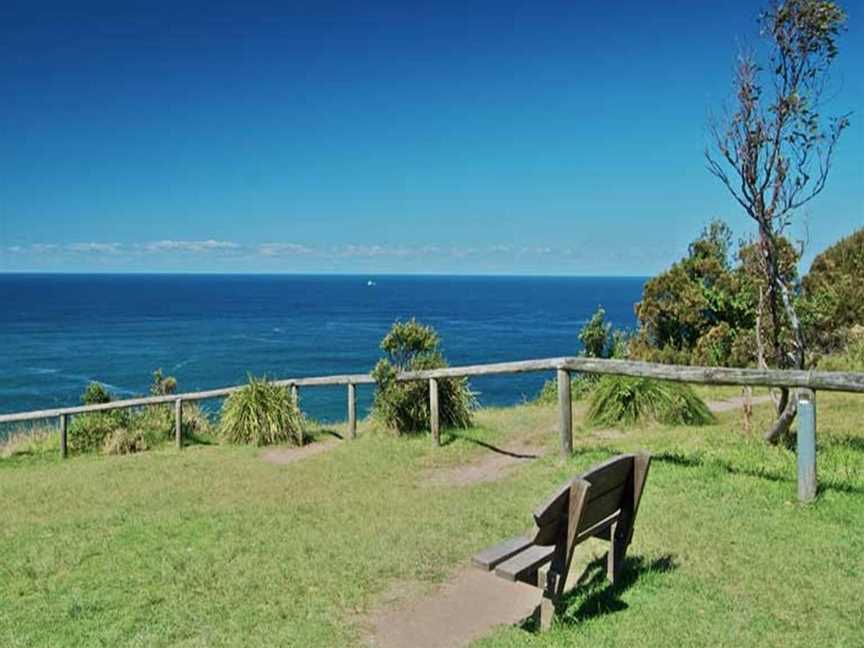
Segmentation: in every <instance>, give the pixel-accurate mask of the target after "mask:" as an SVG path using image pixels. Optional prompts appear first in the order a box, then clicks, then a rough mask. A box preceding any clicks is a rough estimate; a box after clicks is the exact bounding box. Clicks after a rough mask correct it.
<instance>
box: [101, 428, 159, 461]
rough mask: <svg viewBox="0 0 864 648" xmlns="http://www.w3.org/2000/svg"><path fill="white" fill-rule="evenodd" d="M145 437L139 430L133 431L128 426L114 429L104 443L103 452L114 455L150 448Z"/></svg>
mask: <svg viewBox="0 0 864 648" xmlns="http://www.w3.org/2000/svg"><path fill="white" fill-rule="evenodd" d="M149 449H150V446H149V445H148V444H147V442H146V440H145V439H144V437H143V436H142V435H141V434H140V433H139V432H133V431H130V430H127V429H126V428H117V429H116V430H114V431H112V432H111V434H109V435H108V436H107V437H105V441H104V442H103V444H102V452H103V453H105V454H112V455H123V454H131V453H133V452H141V451H142V450H149Z"/></svg>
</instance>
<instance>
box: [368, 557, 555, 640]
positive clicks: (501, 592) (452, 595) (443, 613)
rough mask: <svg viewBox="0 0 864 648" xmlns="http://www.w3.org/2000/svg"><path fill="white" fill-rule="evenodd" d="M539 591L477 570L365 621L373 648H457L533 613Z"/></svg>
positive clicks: (468, 570)
mask: <svg viewBox="0 0 864 648" xmlns="http://www.w3.org/2000/svg"><path fill="white" fill-rule="evenodd" d="M538 600H539V596H538V591H537V590H536V589H535V588H533V587H529V586H528V585H524V584H522V583H510V582H508V581H505V580H504V579H501V578H495V577H494V576H491V575H490V574H487V573H484V572H482V571H480V570H479V569H470V568H468V569H465V570H464V571H462V572H460V573H459V574H457V575H456V576H455V577H454V578H453V579H451V580H450V581H448V582H447V583H445V584H444V585H442V586H441V587H439V588H438V589H436V590H435V591H433V592H432V593H430V594H428V595H425V596H420V597H413V598H411V599H408V600H404V601H402V602H400V603H398V604H397V605H396V606H395V607H392V608H390V609H381V610H377V611H375V612H373V613H372V614H371V615H369V617H367V619H366V620H365V623H364V625H365V626H366V627H367V628H368V629H369V633H370V634H369V645H370V646H374V647H375V648H457V647H458V646H465V645H467V644H469V643H471V642H472V641H473V640H475V639H477V638H479V637H482V636H483V635H485V634H487V633H488V632H489V630H491V629H492V628H494V627H495V626H497V625H501V624H514V623H518V622H520V621H521V620H522V619H524V618H526V617H528V616H530V615H531V613H532V612H533V611H534V608H535V607H537V603H538Z"/></svg>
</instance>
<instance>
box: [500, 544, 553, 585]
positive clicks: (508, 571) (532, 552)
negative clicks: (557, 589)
mask: <svg viewBox="0 0 864 648" xmlns="http://www.w3.org/2000/svg"><path fill="white" fill-rule="evenodd" d="M554 553H555V547H552V546H549V547H543V546H540V545H532V546H530V547H528V548H527V549H525V551H522V552H520V553H518V554H516V555H515V556H513V557H512V558H510V559H509V560H506V561H504V562H503V563H501V564H500V565H498V566H497V567H496V568H495V575H496V576H500V577H501V578H506V579H507V580H509V581H517V580H525V577H526V576H528V575H529V574H532V573H533V572H536V571H537V569H539V568H540V567H541V566H542V565H544V564H546V563H547V562H549V561H550V560H552V555H553V554H554Z"/></svg>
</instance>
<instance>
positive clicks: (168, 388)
mask: <svg viewBox="0 0 864 648" xmlns="http://www.w3.org/2000/svg"><path fill="white" fill-rule="evenodd" d="M176 391H177V379H176V378H175V377H174V376H165V375H163V374H162V370H161V369H157V370H156V371H154V372H153V382H152V383H151V385H150V395H151V396H167V395H168V394H173V393H174V392H176Z"/></svg>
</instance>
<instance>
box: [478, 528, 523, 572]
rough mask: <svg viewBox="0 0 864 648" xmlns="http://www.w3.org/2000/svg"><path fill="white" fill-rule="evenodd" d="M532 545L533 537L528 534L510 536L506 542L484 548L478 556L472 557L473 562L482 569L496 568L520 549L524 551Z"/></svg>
mask: <svg viewBox="0 0 864 648" xmlns="http://www.w3.org/2000/svg"><path fill="white" fill-rule="evenodd" d="M530 546H531V538H530V537H528V536H519V537H518V538H510V539H509V540H505V541H504V542H501V543H499V544H497V545H495V546H494V547H489V548H488V549H484V550H483V551H481V552H480V553H478V554H477V555H476V556H474V557H473V558H471V562H472V563H474V565H475V566H477V567H480V568H481V569H485V570H486V571H491V570H493V569H495V567H496V566H497V565H499V564H500V563H502V562H504V561H505V560H507V559H509V558H512V557H513V556H515V555H516V554H518V553H519V552H520V551H524V550H525V549H527V548H528V547H530Z"/></svg>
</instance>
